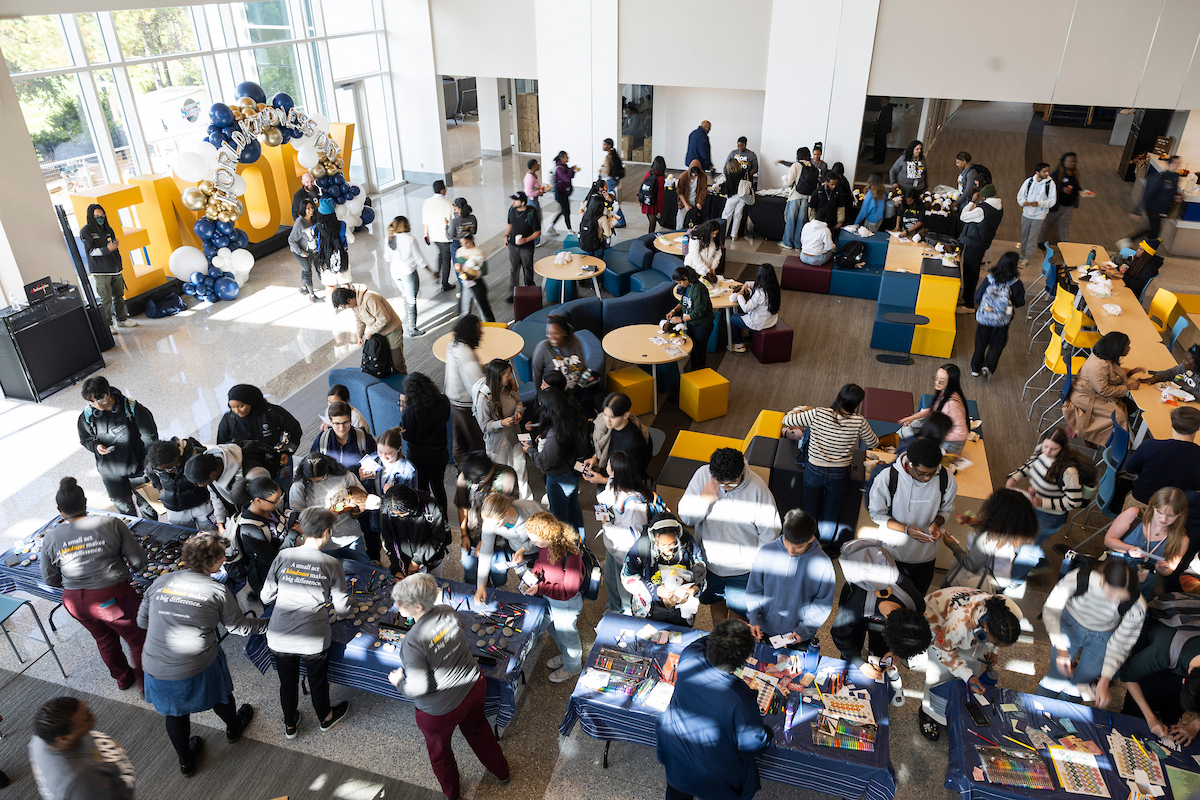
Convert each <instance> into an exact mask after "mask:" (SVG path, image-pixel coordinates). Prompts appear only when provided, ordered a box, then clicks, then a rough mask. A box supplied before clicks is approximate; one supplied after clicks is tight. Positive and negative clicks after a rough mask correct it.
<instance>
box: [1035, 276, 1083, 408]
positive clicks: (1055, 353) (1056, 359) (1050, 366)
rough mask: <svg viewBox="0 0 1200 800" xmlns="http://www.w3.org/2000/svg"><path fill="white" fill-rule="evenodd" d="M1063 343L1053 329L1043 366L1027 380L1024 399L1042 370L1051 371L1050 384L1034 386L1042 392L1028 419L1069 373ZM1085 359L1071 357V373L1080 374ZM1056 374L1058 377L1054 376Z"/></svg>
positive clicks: (1036, 399)
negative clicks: (1041, 401)
mask: <svg viewBox="0 0 1200 800" xmlns="http://www.w3.org/2000/svg"><path fill="white" fill-rule="evenodd" d="M1060 294H1061V292H1060ZM1062 345H1063V340H1062V337H1060V336H1059V335H1058V334H1057V333H1055V332H1054V331H1053V330H1051V332H1050V343H1049V344H1047V345H1046V355H1045V357H1044V358H1043V360H1042V366H1040V367H1038V371H1037V372H1035V373H1033V375H1031V376H1029V380H1027V381H1025V388H1024V389H1022V390H1021V399H1022V400H1024V399H1025V392H1026V391H1028V389H1029V384H1031V383H1033V381H1034V380H1035V379H1036V378H1037V376H1038V375H1041V374H1042V370H1046V371H1047V372H1048V373H1050V383H1049V385H1047V386H1044V387H1043V386H1035V387H1033V388H1034V390H1035V391H1036V390H1038V389H1041V391H1042V393H1041V394H1039V395H1038V396H1037V397H1035V398H1034V399H1033V403H1031V404H1030V406H1029V416H1028V417H1027V419H1033V409H1034V408H1035V407H1036V406H1037V404H1038V401H1039V400H1041V399H1042V398H1043V397H1045V396H1046V395H1047V394H1048V393H1049V392H1051V391H1052V390H1053V389H1054V387H1055V386H1057V385H1058V384H1059V382H1060V381H1062V379H1063V377H1064V376H1065V375H1066V374H1067V362H1066V359H1064V358H1063V354H1062V349H1063V348H1062ZM1085 361H1087V358H1086V357H1084V356H1074V357H1073V358H1072V359H1071V374H1072V375H1078V374H1079V369H1080V367H1082V366H1083V362H1085ZM1056 375H1057V376H1058V377H1054V376H1056Z"/></svg>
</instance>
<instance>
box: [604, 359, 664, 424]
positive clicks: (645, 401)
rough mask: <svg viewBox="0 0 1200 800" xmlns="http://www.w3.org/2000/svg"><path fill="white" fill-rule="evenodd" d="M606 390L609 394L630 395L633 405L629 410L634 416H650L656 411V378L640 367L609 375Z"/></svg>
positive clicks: (615, 371) (626, 368)
mask: <svg viewBox="0 0 1200 800" xmlns="http://www.w3.org/2000/svg"><path fill="white" fill-rule="evenodd" d="M605 388H606V389H607V390H608V392H609V394H611V393H613V392H620V393H621V394H624V395H628V396H629V400H630V402H631V403H632V404H633V405H632V407H631V408H630V409H629V410H630V413H632V414H633V415H634V416H638V417H640V416H641V415H642V414H649V413H650V412H651V411H653V410H654V378H653V377H652V376H651V375H650V373H648V372H646V371H645V370H643V369H639V368H638V367H625V368H624V369H618V370H614V371H613V372H610V373H608V380H607V382H606V383H605Z"/></svg>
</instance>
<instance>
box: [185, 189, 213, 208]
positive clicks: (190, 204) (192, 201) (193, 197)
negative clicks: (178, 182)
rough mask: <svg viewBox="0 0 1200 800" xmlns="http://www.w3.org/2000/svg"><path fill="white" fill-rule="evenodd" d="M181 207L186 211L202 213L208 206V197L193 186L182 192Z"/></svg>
mask: <svg viewBox="0 0 1200 800" xmlns="http://www.w3.org/2000/svg"><path fill="white" fill-rule="evenodd" d="M182 200H183V207H184V208H186V209H187V210H188V211H203V210H204V208H205V207H206V206H207V205H208V197H206V196H205V194H204V192H202V191H200V190H199V189H198V188H196V187H195V186H189V187H188V188H186V189H184V190H183V195H182Z"/></svg>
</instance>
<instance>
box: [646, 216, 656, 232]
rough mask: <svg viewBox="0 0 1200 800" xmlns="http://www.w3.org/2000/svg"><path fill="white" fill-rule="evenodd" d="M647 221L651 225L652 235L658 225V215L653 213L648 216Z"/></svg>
mask: <svg viewBox="0 0 1200 800" xmlns="http://www.w3.org/2000/svg"><path fill="white" fill-rule="evenodd" d="M646 221H647V222H648V223H650V233H654V227H655V226H656V225H657V224H658V215H657V214H655V213H654V212H653V211H651V212H650V213H649V214H647V215H646Z"/></svg>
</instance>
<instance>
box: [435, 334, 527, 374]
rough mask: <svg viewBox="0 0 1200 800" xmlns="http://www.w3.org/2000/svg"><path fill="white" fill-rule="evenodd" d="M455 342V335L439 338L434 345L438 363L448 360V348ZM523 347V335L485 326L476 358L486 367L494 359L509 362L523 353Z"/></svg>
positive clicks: (476, 350)
mask: <svg viewBox="0 0 1200 800" xmlns="http://www.w3.org/2000/svg"><path fill="white" fill-rule="evenodd" d="M453 341H454V334H453V333H447V334H446V335H445V336H439V337H438V340H437V341H436V342H434V343H433V354H434V355H435V356H437V359H438V361H443V362H444V361H445V360H446V348H447V347H449V346H450V343H451V342H453ZM523 347H525V340H524V339H522V338H521V334H519V333H517V332H515V331H510V330H508V329H506V328H493V327H492V326H490V325H484V326H483V336H481V337H480V338H479V347H477V348H475V357H476V358H478V359H479V363H480V364H483V365H484V366H485V367H486V366H487V363H488V362H489V361H491V360H492V359H493V358H500V359H503V360H505V361H508V360H509V359H511V358H513V357H514V356H515V355H516V354H517V353H519V352H521V349H522V348H523Z"/></svg>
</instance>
